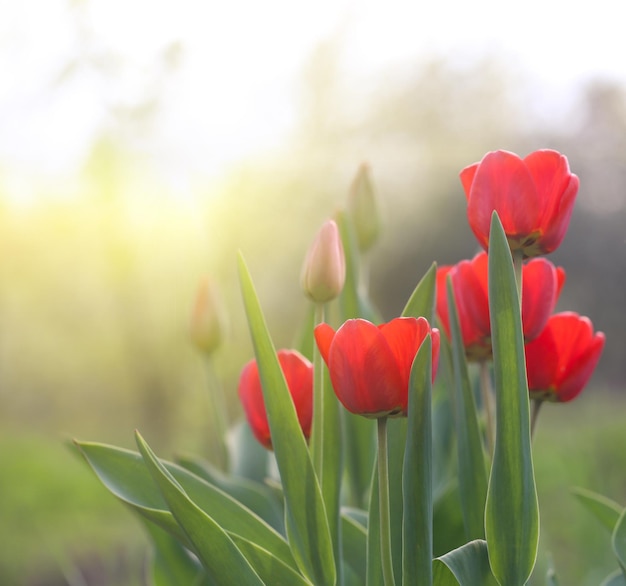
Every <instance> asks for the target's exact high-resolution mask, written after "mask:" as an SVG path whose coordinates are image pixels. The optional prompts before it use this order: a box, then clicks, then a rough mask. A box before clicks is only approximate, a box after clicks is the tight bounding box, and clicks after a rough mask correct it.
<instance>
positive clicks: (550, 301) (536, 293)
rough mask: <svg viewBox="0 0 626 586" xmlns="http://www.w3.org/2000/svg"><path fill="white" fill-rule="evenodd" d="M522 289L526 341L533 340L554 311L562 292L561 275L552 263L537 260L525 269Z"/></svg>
mask: <svg viewBox="0 0 626 586" xmlns="http://www.w3.org/2000/svg"><path fill="white" fill-rule="evenodd" d="M562 275H563V276H564V273H563V272H562ZM522 288H523V291H522V327H523V330H524V339H526V340H532V339H533V338H536V337H537V336H538V335H539V334H540V333H541V331H542V330H543V328H544V327H545V325H546V323H547V321H548V318H549V317H550V315H551V314H552V312H553V311H554V307H555V305H556V302H557V298H558V292H559V291H560V287H559V273H558V272H557V270H556V269H555V267H554V265H553V264H552V263H551V262H550V261H548V260H546V259H544V258H535V259H533V260H531V261H530V262H529V263H528V264H526V265H525V266H524V268H523V278H522Z"/></svg>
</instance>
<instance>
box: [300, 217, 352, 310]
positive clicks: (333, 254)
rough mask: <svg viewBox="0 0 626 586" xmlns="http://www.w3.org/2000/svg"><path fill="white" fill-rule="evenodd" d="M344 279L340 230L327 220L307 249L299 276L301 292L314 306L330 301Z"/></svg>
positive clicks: (339, 291) (339, 289)
mask: <svg viewBox="0 0 626 586" xmlns="http://www.w3.org/2000/svg"><path fill="white" fill-rule="evenodd" d="M345 280H346V261H345V256H344V252H343V245H342V244H341V236H340V235H339V228H338V227H337V224H336V223H335V221H334V220H328V221H327V222H326V223H325V224H324V225H323V226H322V227H321V228H320V231H319V232H318V234H317V236H316V238H315V240H314V241H313V244H312V245H311V247H310V248H309V250H308V252H307V255H306V258H305V261H304V264H303V266H302V274H301V277H300V281H301V285H302V289H303V290H304V292H305V293H306V295H307V296H308V297H309V298H310V299H311V300H313V301H315V302H316V303H326V302H327V301H331V300H332V299H334V298H335V297H337V296H338V295H339V293H341V290H342V289H343V285H344V283H345Z"/></svg>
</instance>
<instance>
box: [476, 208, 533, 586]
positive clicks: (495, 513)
mask: <svg viewBox="0 0 626 586" xmlns="http://www.w3.org/2000/svg"><path fill="white" fill-rule="evenodd" d="M489 315H490V319H491V336H492V343H493V360H494V373H495V389H496V426H497V427H496V442H495V448H494V454H493V462H492V466H491V476H490V479H489V488H488V491H487V504H486V509H485V533H486V536H487V544H488V548H489V560H490V563H491V569H492V571H493V574H494V576H495V577H496V578H497V579H498V582H499V583H500V584H501V585H502V586H505V585H506V586H523V584H525V583H526V581H527V580H528V578H529V576H530V574H531V572H532V570H533V567H534V565H535V560H536V557H537V545H538V541H539V507H538V503H537V489H536V486H535V475H534V471H533V460H532V451H531V443H530V407H529V399H528V384H527V382H526V363H525V357H524V339H523V336H522V320H521V317H520V300H519V296H518V293H517V286H516V282H515V274H514V270H513V264H512V259H511V252H510V251H509V246H508V243H507V240H506V236H505V234H504V230H503V229H502V225H501V224H500V221H499V219H498V216H497V214H496V213H495V212H494V213H493V216H492V221H491V232H490V240H489Z"/></svg>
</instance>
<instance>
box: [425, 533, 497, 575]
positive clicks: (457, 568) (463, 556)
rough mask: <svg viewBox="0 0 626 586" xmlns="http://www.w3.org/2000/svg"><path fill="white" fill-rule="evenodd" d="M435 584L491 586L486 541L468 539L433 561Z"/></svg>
mask: <svg viewBox="0 0 626 586" xmlns="http://www.w3.org/2000/svg"><path fill="white" fill-rule="evenodd" d="M433 570H434V584H435V586H457V585H460V586H492V585H495V584H496V580H495V578H494V577H493V575H492V573H491V569H490V567H489V556H488V553H487V542H486V541H484V540H483V539H476V540H474V541H470V542H469V543H466V544H465V545H462V546H461V547H459V548H457V549H455V550H452V551H450V552H448V553H447V554H445V555H442V556H441V557H438V558H436V559H435V560H434V561H433Z"/></svg>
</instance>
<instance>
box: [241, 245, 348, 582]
mask: <svg viewBox="0 0 626 586" xmlns="http://www.w3.org/2000/svg"><path fill="white" fill-rule="evenodd" d="M239 279H240V282H241V292H242V296H243V301H244V306H245V309H246V315H247V318H248V326H249V329H250V335H251V337H252V344H253V346H254V353H255V355H256V360H257V366H258V369H259V375H260V378H261V386H262V388H263V399H264V401H265V408H266V411H267V418H268V422H269V426H270V432H271V435H272V445H273V448H274V454H275V456H276V463H277V465H278V470H279V472H280V478H281V482H282V486H283V492H284V496H285V504H286V507H287V535H288V538H289V543H290V546H291V551H292V552H293V556H294V558H295V560H296V563H297V564H298V567H299V568H300V569H301V571H302V573H303V574H304V575H305V576H306V577H307V578H308V579H309V580H310V581H311V582H313V583H314V584H316V585H319V586H326V585H329V586H332V585H334V584H335V583H336V580H337V574H336V570H335V561H334V553H333V543H332V540H331V535H330V529H329V525H328V519H327V516H326V508H325V506H324V500H323V498H322V491H321V488H320V485H319V482H318V479H317V476H316V475H315V471H314V469H313V463H312V462H311V458H310V455H309V449H308V446H307V444H306V440H305V439H304V435H303V434H302V430H301V428H300V424H299V422H298V417H297V415H296V409H295V407H294V404H293V401H292V399H291V394H290V393H289V389H288V387H287V383H286V381H285V377H284V375H283V372H282V370H281V368H280V364H279V363H278V358H277V356H276V350H275V348H274V344H273V343H272V340H271V337H270V335H269V332H268V330H267V325H266V324H265V319H264V317H263V312H262V311H261V306H260V304H259V300H258V297H257V294H256V291H255V289H254V285H253V284H252V279H251V277H250V273H249V272H248V268H247V266H246V264H245V262H244V260H243V257H242V256H241V255H240V256H239Z"/></svg>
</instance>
